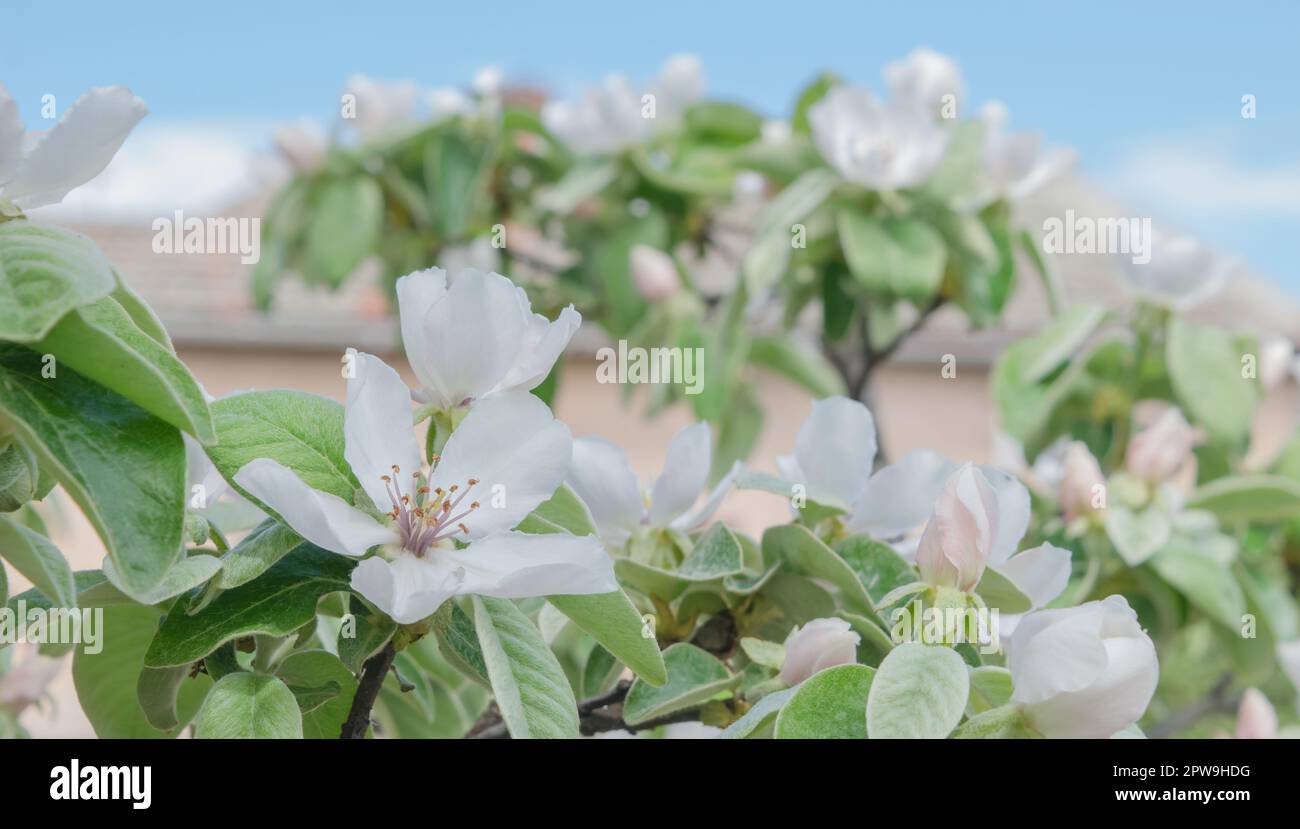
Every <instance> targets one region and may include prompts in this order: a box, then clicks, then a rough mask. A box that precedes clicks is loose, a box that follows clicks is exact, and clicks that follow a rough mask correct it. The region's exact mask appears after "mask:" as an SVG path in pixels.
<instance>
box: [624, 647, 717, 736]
mask: <svg viewBox="0 0 1300 829" xmlns="http://www.w3.org/2000/svg"><path fill="white" fill-rule="evenodd" d="M664 664H665V665H667V667H668V681H667V682H666V683H664V684H663V685H662V686H660V687H658V688H656V687H654V686H652V685H650V684H649V683H648V682H643V681H642V680H641V679H640V678H637V679H636V680H635V681H633V683H632V687H631V688H629V689H628V691H627V698H626V699H624V701H623V721H624V722H626V723H627V724H628V725H639V724H640V723H643V722H647V721H649V720H653V719H656V718H658V717H663V716H666V715H668V714H672V713H674V712H676V711H681V710H684V709H686V708H693V707H695V706H697V705H702V704H704V703H705V702H708V701H709V700H711V699H713V698H714V697H716V696H719V695H720V694H724V693H728V692H729V691H730V689H731V688H732V687H733V686H734V685H735V684H736V683H737V682H739V681H740V675H739V674H736V675H735V676H732V675H731V672H730V671H728V670H727V666H726V665H723V664H722V663H721V662H720V661H718V659H717V657H715V656H713V654H711V653H709V652H708V651H705V650H701V649H700V648H697V647H695V646H694V645H691V644H688V643H686V642H678V643H677V644H675V645H669V646H668V648H667V649H665V650H664Z"/></svg>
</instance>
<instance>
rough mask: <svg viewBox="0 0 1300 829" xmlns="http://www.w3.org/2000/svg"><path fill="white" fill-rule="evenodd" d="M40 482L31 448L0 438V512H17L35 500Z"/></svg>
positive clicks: (37, 466) (39, 470)
mask: <svg viewBox="0 0 1300 829" xmlns="http://www.w3.org/2000/svg"><path fill="white" fill-rule="evenodd" d="M6 442H7V443H8V445H5V443H6ZM40 482H41V469H40V466H39V465H38V464H37V461H36V455H35V454H34V453H33V452H32V450H30V449H28V448H27V447H26V446H23V445H22V444H21V443H20V442H18V441H16V440H6V439H5V438H0V512H17V511H18V510H20V509H22V507H23V505H24V504H26V503H28V502H29V501H33V500H36V499H37V494H38V490H39V489H40Z"/></svg>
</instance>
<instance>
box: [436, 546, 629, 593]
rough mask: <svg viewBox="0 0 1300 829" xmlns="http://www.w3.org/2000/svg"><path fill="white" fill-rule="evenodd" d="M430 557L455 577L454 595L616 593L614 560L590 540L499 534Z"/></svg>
mask: <svg viewBox="0 0 1300 829" xmlns="http://www.w3.org/2000/svg"><path fill="white" fill-rule="evenodd" d="M430 557H431V558H432V559H433V560H434V562H435V563H436V564H437V566H438V567H440V568H448V569H449V571H450V572H452V573H454V574H455V576H456V580H457V581H458V586H457V588H456V592H457V593H475V594H478V595H481V596H496V597H498V598H502V599H523V598H527V597H529V596H557V595H559V596H568V595H587V594H591V593H610V592H612V591H614V590H618V589H619V587H618V581H617V580H616V579H615V578H614V563H613V560H612V559H610V557H609V556H608V555H607V554H606V553H605V548H604V547H603V546H602V545H601V543H600V541H599V540H598V539H597V538H596V536H594V535H584V536H573V535H568V534H564V533H553V534H549V535H529V534H528V533H516V532H505V533H497V534H496V535H491V536H488V537H487V538H484V539H482V540H479V541H475V542H473V543H471V544H470V545H469V546H468V547H466V548H465V549H463V550H434V551H432V552H431V553H430Z"/></svg>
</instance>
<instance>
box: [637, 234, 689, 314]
mask: <svg viewBox="0 0 1300 829" xmlns="http://www.w3.org/2000/svg"><path fill="white" fill-rule="evenodd" d="M629 264H630V266H631V269H632V281H633V283H635V284H636V290H637V293H639V294H641V296H643V297H645V298H646V299H648V300H650V301H651V302H654V301H656V300H660V299H667V298H668V297H670V296H672V295H673V294H675V293H677V291H678V290H680V289H681V287H682V280H681V277H680V276H678V274H677V265H676V264H674V263H673V258H672V257H671V256H669V255H668V254H666V253H664V252H663V251H661V250H655V249H654V248H652V247H649V246H648V245H635V246H633V248H632V254H631V261H630V263H629Z"/></svg>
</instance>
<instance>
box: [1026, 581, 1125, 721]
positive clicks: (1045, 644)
mask: <svg viewBox="0 0 1300 829" xmlns="http://www.w3.org/2000/svg"><path fill="white" fill-rule="evenodd" d="M1104 613H1105V608H1104V607H1103V606H1102V603H1101V602H1090V603H1089V604H1086V605H1080V606H1079V607H1071V608H1063V609H1061V610H1040V611H1038V612H1036V613H1030V614H1028V615H1026V616H1025V617H1024V618H1023V619H1022V620H1021V621H1020V623H1019V624H1018V625H1017V626H1016V632H1015V634H1013V635H1012V637H1011V641H1010V642H1008V644H1007V667H1008V669H1009V670H1010V671H1011V675H1012V678H1013V679H1014V682H1015V692H1014V694H1013V698H1014V699H1015V701H1016V702H1022V703H1036V702H1041V701H1043V700H1047V699H1050V698H1051V697H1053V696H1056V695H1058V694H1062V693H1069V692H1073V691H1080V690H1082V689H1084V688H1087V687H1088V686H1089V685H1091V684H1092V683H1093V682H1094V681H1095V680H1096V679H1097V678H1098V677H1100V676H1101V673H1102V671H1104V670H1105V669H1106V649H1105V647H1104V646H1103V644H1102V638H1101V625H1102V616H1103V614H1104Z"/></svg>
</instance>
